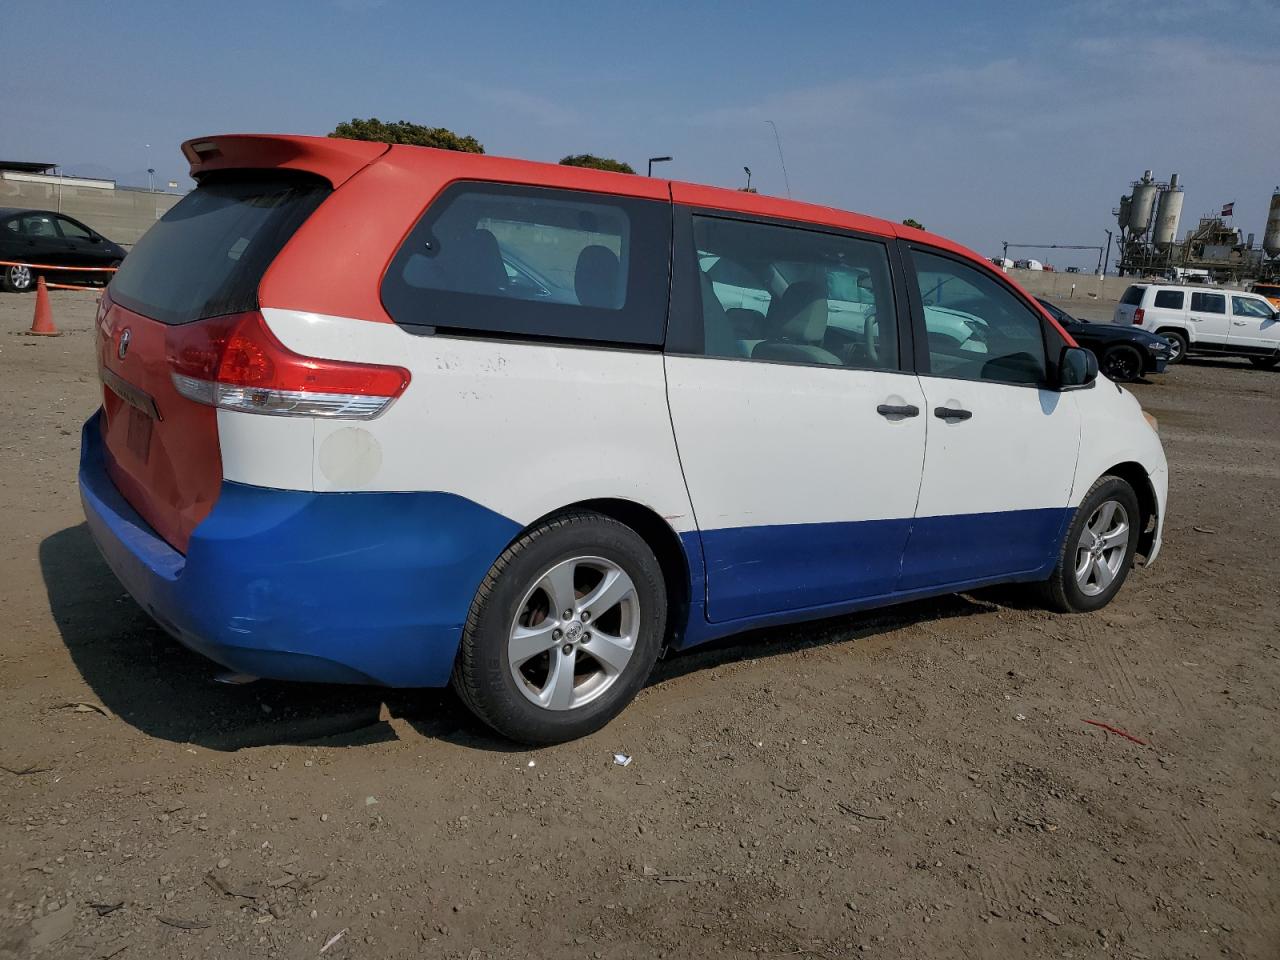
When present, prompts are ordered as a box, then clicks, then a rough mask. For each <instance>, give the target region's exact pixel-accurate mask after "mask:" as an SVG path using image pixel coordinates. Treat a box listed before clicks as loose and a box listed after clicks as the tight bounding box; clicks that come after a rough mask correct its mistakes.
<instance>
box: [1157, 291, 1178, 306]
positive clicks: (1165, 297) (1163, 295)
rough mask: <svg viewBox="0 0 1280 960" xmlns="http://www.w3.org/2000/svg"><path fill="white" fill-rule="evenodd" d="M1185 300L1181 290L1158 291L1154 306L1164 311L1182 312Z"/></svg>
mask: <svg viewBox="0 0 1280 960" xmlns="http://www.w3.org/2000/svg"><path fill="white" fill-rule="evenodd" d="M1183 299H1184V295H1183V293H1182V291H1181V290H1157V291H1156V302H1155V304H1154V305H1155V306H1157V307H1160V308H1161V309H1163V310H1181V309H1182V302H1183Z"/></svg>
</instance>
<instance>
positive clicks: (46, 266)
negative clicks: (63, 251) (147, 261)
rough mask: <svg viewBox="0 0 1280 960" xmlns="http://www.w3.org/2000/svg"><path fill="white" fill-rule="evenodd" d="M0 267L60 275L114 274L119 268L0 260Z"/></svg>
mask: <svg viewBox="0 0 1280 960" xmlns="http://www.w3.org/2000/svg"><path fill="white" fill-rule="evenodd" d="M0 267H28V268H30V269H32V270H54V271H57V272H58V273H62V272H64V271H68V270H74V271H76V272H77V273H115V272H116V271H117V270H118V269H120V268H119V267H62V266H58V265H57V264H53V263H24V262H22V261H21V260H0Z"/></svg>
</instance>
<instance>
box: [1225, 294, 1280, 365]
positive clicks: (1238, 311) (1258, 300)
mask: <svg viewBox="0 0 1280 960" xmlns="http://www.w3.org/2000/svg"><path fill="white" fill-rule="evenodd" d="M1230 347H1231V349H1232V350H1238V349H1239V350H1245V351H1247V352H1250V353H1253V352H1259V353H1275V352H1276V351H1277V350H1280V319H1277V317H1276V309H1275V307H1273V306H1272V305H1271V304H1270V303H1269V302H1268V301H1267V300H1265V299H1263V298H1262V297H1255V296H1238V295H1235V294H1233V295H1232V297H1231V341H1230Z"/></svg>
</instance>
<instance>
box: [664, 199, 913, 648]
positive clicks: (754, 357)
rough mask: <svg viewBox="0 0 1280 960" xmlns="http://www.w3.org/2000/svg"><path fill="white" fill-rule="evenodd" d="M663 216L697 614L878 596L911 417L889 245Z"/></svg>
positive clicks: (897, 557) (751, 615)
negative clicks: (677, 277)
mask: <svg viewBox="0 0 1280 960" xmlns="http://www.w3.org/2000/svg"><path fill="white" fill-rule="evenodd" d="M676 199H677V201H678V200H679V198H678V197H677V198H676ZM679 222H682V223H684V224H685V226H684V227H683V228H682V229H683V231H684V232H685V233H686V234H687V235H686V237H685V239H684V240H683V241H681V242H680V243H678V245H677V252H676V256H677V257H678V258H682V259H683V263H681V264H679V265H678V269H679V270H682V271H686V273H685V275H686V276H687V277H688V278H689V280H688V282H687V287H688V290H687V296H683V297H682V296H678V295H674V294H673V300H672V317H671V331H672V332H671V333H670V334H669V336H668V348H667V349H668V355H667V357H666V367H667V391H668V398H669V401H670V406H671V419H672V423H673V425H674V428H675V435H676V441H677V444H678V447H679V451H680V461H681V464H682V465H683V468H684V473H685V480H686V482H687V484H688V487H689V495H690V498H691V500H692V503H693V507H694V512H695V514H696V518H697V523H698V529H699V532H700V533H699V535H700V537H701V541H702V549H703V556H704V559H705V565H706V576H707V585H706V604H707V608H706V615H707V619H709V620H711V621H714V622H725V621H749V620H751V619H758V618H762V617H767V616H769V615H770V614H777V613H783V612H787V611H796V610H820V609H823V608H839V607H840V606H841V605H848V604H850V603H851V602H855V601H860V600H864V599H868V598H873V597H880V596H885V595H888V594H890V593H892V591H893V589H894V584H895V582H896V580H897V577H898V569H899V564H900V563H901V560H902V553H903V549H904V548H905V546H906V542H907V536H908V534H909V532H910V528H911V522H912V515H913V513H914V510H915V503H916V495H917V492H918V490H919V483H920V469H921V464H922V461H923V458H924V434H925V417H924V396H923V393H922V392H921V390H920V386H919V381H918V380H917V378H916V377H915V376H914V375H912V374H909V373H903V372H901V367H900V362H899V355H898V317H897V305H896V298H895V292H894V282H893V276H892V274H891V270H890V266H889V264H890V256H889V250H888V246H887V244H886V243H885V242H884V241H883V240H879V239H872V238H862V237H858V236H853V235H847V234H838V233H828V232H824V231H821V230H814V229H807V228H799V227H791V226H781V225H777V224H766V223H760V222H755V221H751V220H744V219H734V218H726V217H721V216H710V215H708V216H698V215H694V216H692V217H691V218H689V217H686V218H685V219H684V220H682V221H679ZM715 277H722V278H730V279H726V280H723V281H717V280H715V279H713V278H715ZM850 284H852V285H853V286H854V287H855V288H856V292H850V291H849V290H848V289H846V288H847V287H849V285H850ZM848 297H856V302H857V304H858V306H859V309H858V310H854V309H852V308H851V307H850V306H849V303H846V301H845V298H848ZM725 298H731V300H729V301H728V302H726V299H725ZM833 300H834V301H836V303H837V307H836V308H833V305H832V301H833ZM850 303H852V301H850ZM744 304H752V305H755V306H756V309H752V307H749V306H744ZM748 310H750V311H751V313H752V316H746V311H748Z"/></svg>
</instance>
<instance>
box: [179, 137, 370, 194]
mask: <svg viewBox="0 0 1280 960" xmlns="http://www.w3.org/2000/svg"><path fill="white" fill-rule="evenodd" d="M389 149H391V148H390V147H389V146H388V145H387V144H385V143H370V142H368V141H364V140H341V139H337V138H335V137H295V136H283V135H276V134H253V133H249V134H245V133H233V134H222V135H219V136H213V137H197V138H196V139H194V140H188V141H187V142H186V143H184V144H183V145H182V153H183V155H184V156H185V157H186V158H187V162H188V163H190V164H191V177H192V179H194V180H199V179H200V177H201V176H203V175H204V174H206V173H211V172H213V171H215V170H302V171H305V172H306V173H314V174H315V175H316V176H319V177H323V178H324V179H325V180H328V181H329V183H330V184H331V185H332V186H333V187H334V188H335V189H337V188H338V187H340V186H342V184H344V183H346V182H347V181H348V180H350V179H351V177H353V176H354V175H355V174H356V173H357V172H359V171H360V170H362V169H364V168H365V167H367V166H368V165H369V164H370V163H372V162H373V161H374V160H376V159H377V158H378V157H380V156H382V155H383V154H384V153H386V152H387V151H388V150H389Z"/></svg>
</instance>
